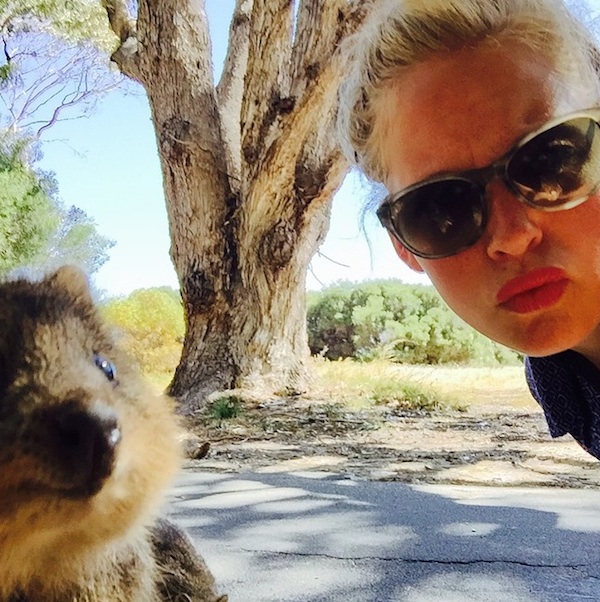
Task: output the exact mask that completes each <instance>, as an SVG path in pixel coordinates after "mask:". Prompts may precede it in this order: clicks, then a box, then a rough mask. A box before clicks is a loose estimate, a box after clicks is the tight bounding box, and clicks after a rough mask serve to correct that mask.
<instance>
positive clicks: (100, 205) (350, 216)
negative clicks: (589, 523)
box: [39, 0, 428, 296]
mask: <svg viewBox="0 0 600 602" xmlns="http://www.w3.org/2000/svg"><path fill="white" fill-rule="evenodd" d="M233 4H234V2H233V0H206V8H207V13H208V17H209V24H210V28H211V33H212V42H213V61H214V64H215V66H216V72H217V73H218V72H219V71H220V65H222V63H223V60H224V57H225V53H226V48H227V35H228V29H229V19H230V16H231V12H232V10H233ZM42 151H43V158H42V160H41V161H40V163H39V166H40V167H41V168H42V169H44V170H49V171H52V172H54V174H55V176H56V179H57V181H58V187H59V197H60V198H61V200H62V201H63V202H64V204H65V205H67V206H70V205H76V206H77V207H80V208H81V209H83V210H84V211H85V212H86V213H87V214H88V215H89V216H91V217H92V218H93V219H94V220H95V222H96V225H97V230H98V232H99V233H101V234H102V235H104V236H107V237H108V238H110V239H112V240H114V241H115V246H114V247H113V248H112V249H110V251H109V257H110V258H109V261H108V262H107V263H106V264H105V265H104V266H102V267H101V268H100V270H99V271H98V272H97V273H96V274H95V275H94V277H93V281H94V284H95V286H96V288H97V289H99V290H100V291H103V292H104V293H105V294H106V295H108V296H119V295H127V294H129V293H131V292H132V291H133V290H135V289H139V288H149V287H155V286H165V285H166V286H171V287H173V288H177V287H178V282H177V275H176V274H175V271H174V268H173V264H172V262H171V259H170V256H169V244H170V241H169V232H168V222H167V214H166V209H165V204H164V194H163V187H162V176H161V170H160V164H159V159H158V153H157V147H156V141H155V134H154V129H153V126H152V121H151V118H150V110H149V107H148V103H147V101H146V98H145V95H144V92H143V90H142V88H141V87H138V88H135V89H134V92H133V93H127V94H126V93H124V92H123V91H116V92H112V93H110V94H109V95H107V96H106V97H104V98H103V99H102V100H101V101H100V102H99V103H98V106H97V108H96V110H95V111H94V112H93V113H92V114H91V115H89V116H87V117H82V118H80V119H74V120H69V121H64V122H61V123H59V124H57V125H55V126H54V127H53V128H52V129H51V130H49V131H48V134H47V135H46V136H45V138H44V139H43V146H42ZM367 194H368V193H367V191H366V189H365V186H364V184H362V183H361V181H360V178H358V177H357V175H356V174H354V175H352V174H351V175H350V176H348V177H347V178H346V181H345V183H344V185H343V186H342V188H341V189H340V191H339V192H338V193H337V194H336V196H335V197H334V199H333V207H332V217H331V227H330V231H329V234H328V236H327V238H326V240H325V242H324V243H323V245H322V246H321V248H320V249H319V252H318V253H317V255H316V256H315V258H314V259H313V261H312V263H311V266H310V269H309V272H308V275H307V288H309V289H313V290H314V289H318V288H320V287H321V286H322V285H328V284H331V283H333V282H336V281H339V280H350V281H361V280H365V279H371V278H398V279H401V280H403V281H405V282H421V283H426V282H428V281H427V279H426V278H425V277H424V276H422V275H419V274H416V273H415V272H412V271H411V270H410V269H409V268H407V267H406V266H404V265H403V264H402V263H401V262H400V260H399V259H398V258H397V256H396V255H395V253H394V251H393V249H392V245H391V243H390V241H389V239H388V237H387V234H385V232H384V230H383V229H382V228H381V227H380V226H379V224H378V223H377V221H376V218H375V217H374V216H372V215H371V216H369V217H368V218H367V219H366V222H365V227H366V231H367V236H368V239H367V238H366V237H365V235H364V234H363V232H362V231H361V217H360V213H361V208H362V206H363V204H364V203H365V200H366V198H367Z"/></svg>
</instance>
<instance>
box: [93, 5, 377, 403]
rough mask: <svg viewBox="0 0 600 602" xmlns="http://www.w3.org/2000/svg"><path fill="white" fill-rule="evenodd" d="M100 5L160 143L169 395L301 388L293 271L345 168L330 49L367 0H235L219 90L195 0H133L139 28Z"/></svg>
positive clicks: (323, 224) (185, 399)
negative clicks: (170, 319)
mask: <svg viewBox="0 0 600 602" xmlns="http://www.w3.org/2000/svg"><path fill="white" fill-rule="evenodd" d="M103 1H104V4H105V6H106V8H107V15H108V17H109V20H110V24H111V26H112V27H113V30H114V31H115V33H116V34H117V35H118V36H119V39H120V40H121V43H122V44H121V48H120V49H119V50H118V51H117V52H116V53H115V54H114V55H113V60H114V61H115V62H117V64H118V65H119V66H120V68H121V69H122V71H123V72H124V73H126V74H128V75H129V76H131V77H133V78H135V79H136V80H138V81H139V82H140V83H141V84H142V85H143V86H144V87H145V89H146V91H147V94H148V97H149V99H150V104H151V107H152V116H153V121H154V125H155V129H156V136H157V140H158V148H159V153H160V158H161V165H162V172H163V178H164V187H165V195H166V203H167V210H168V216H169V225H170V234H171V242H172V244H171V255H172V259H173V262H174V264H175V269H176V271H177V274H178V276H179V281H180V285H181V292H182V298H183V304H184V310H185V317H186V327H187V330H186V337H185V341H184V348H183V354H182V358H181V362H180V364H179V367H178V369H177V371H176V373H175V376H174V379H173V382H172V383H171V387H170V392H171V393H172V394H173V395H175V396H176V397H178V398H179V399H180V400H181V403H182V405H183V408H182V409H183V411H184V412H186V413H189V412H193V411H194V410H195V409H196V408H198V407H199V406H200V405H201V404H202V402H203V400H204V399H205V397H206V396H207V395H208V394H210V393H211V392H214V391H216V390H223V389H232V388H248V387H250V388H255V387H258V388H260V389H262V390H266V391H269V392H274V391H279V392H287V393H291V392H298V391H301V390H303V389H304V387H305V385H306V382H307V379H308V376H309V375H308V372H307V368H306V359H307V357H308V346H307V341H306V325H305V319H306V311H305V304H304V296H305V290H304V289H305V276H306V271H307V268H308V264H309V262H310V260H311V258H312V256H313V255H314V253H315V252H316V250H317V248H318V246H319V244H320V243H321V242H322V241H323V239H324V237H325V234H326V232H327V229H328V227H329V211H330V204H331V197H332V195H333V193H334V192H335V190H336V189H337V188H338V187H339V185H340V184H341V181H342V179H343V177H344V174H345V172H346V168H347V166H346V164H345V162H344V160H343V159H342V157H341V154H340V152H339V150H338V149H337V147H336V145H335V136H334V134H333V120H334V115H335V105H336V91H337V86H338V81H339V77H340V75H341V71H340V70H341V65H340V64H339V62H338V60H337V55H336V50H337V48H338V46H339V43H340V41H341V40H342V39H343V38H344V37H345V36H346V35H347V34H348V33H349V32H351V31H353V30H354V29H355V28H356V27H358V26H360V24H361V22H362V20H363V19H364V16H365V14H366V12H367V11H368V10H369V7H370V5H371V4H372V2H375V1H377V0H370V1H369V0H368V1H365V0H355V1H354V2H352V1H348V0H301V2H300V5H299V7H298V11H297V14H295V12H294V5H293V2H292V0H237V5H236V8H235V12H234V15H233V19H232V25H231V29H230V40H229V49H228V54H227V58H226V61H225V66H224V70H223V74H222V77H221V80H220V82H219V84H218V86H216V87H215V86H214V85H213V73H212V67H211V55H210V39H209V33H208V24H207V20H206V14H205V10H204V1H203V0H140V1H139V10H138V16H137V23H134V22H132V21H131V19H130V18H129V16H128V15H127V13H126V9H125V3H124V0H103ZM294 19H296V21H294ZM294 28H296V29H294ZM294 31H296V32H297V33H296V34H295V37H294Z"/></svg>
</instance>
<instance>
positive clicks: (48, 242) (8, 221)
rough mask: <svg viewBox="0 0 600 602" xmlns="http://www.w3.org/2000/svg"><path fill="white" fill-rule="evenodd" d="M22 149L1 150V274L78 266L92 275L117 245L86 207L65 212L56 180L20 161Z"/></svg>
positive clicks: (72, 208)
mask: <svg viewBox="0 0 600 602" xmlns="http://www.w3.org/2000/svg"><path fill="white" fill-rule="evenodd" d="M21 154H22V153H21V152H20V145H17V147H16V148H15V149H14V150H13V151H12V152H10V151H7V150H4V151H1V150H0V274H6V273H7V272H9V271H11V270H14V269H16V268H21V267H23V266H26V267H27V271H28V272H32V271H34V272H36V271H40V270H42V271H46V270H48V269H51V268H53V267H57V266H58V265H60V264H63V263H66V262H68V263H75V264H77V265H80V266H81V267H82V268H84V269H85V270H86V271H87V272H88V273H93V272H95V271H96V270H98V269H99V268H100V267H101V266H102V265H103V264H104V262H105V261H107V259H108V255H107V251H108V249H109V248H110V247H111V246H112V245H113V244H114V242H113V241H111V240H109V239H108V238H106V237H104V236H101V235H100V234H98V232H97V231H96V226H95V224H94V222H93V221H92V220H91V219H90V217H89V216H88V215H87V214H86V213H85V212H84V211H82V210H81V209H77V208H76V207H71V208H70V209H65V208H64V207H63V206H62V205H61V204H60V202H59V201H58V199H57V198H56V196H55V194H56V186H55V183H54V181H53V179H52V178H51V177H50V176H48V175H44V174H39V173H36V172H35V171H34V170H33V169H32V168H31V167H29V166H28V165H27V164H25V163H24V162H23V160H22V159H21V158H20V156H21Z"/></svg>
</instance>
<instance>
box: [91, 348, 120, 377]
mask: <svg viewBox="0 0 600 602" xmlns="http://www.w3.org/2000/svg"><path fill="white" fill-rule="evenodd" d="M94 364H96V366H98V368H100V370H102V372H104V374H105V375H106V378H108V380H110V381H113V380H116V379H117V369H116V368H115V365H114V364H113V363H112V362H111V361H109V360H107V359H106V358H104V357H102V356H101V355H99V354H98V353H94Z"/></svg>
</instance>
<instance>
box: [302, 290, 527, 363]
mask: <svg viewBox="0 0 600 602" xmlns="http://www.w3.org/2000/svg"><path fill="white" fill-rule="evenodd" d="M307 324H308V340H309V346H310V350H311V352H312V353H313V355H317V354H319V355H322V356H324V357H326V358H328V359H332V360H337V359H340V358H349V357H352V358H355V359H362V360H372V359H375V358H379V359H388V360H391V361H394V362H402V363H414V364H419V363H421V364H447V363H456V364H465V363H475V364H479V365H494V364H498V363H500V364H510V363H517V362H518V361H519V356H518V354H516V353H515V352H513V351H510V350H508V349H506V348H505V347H503V346H501V345H498V344H496V343H493V342H492V341H490V340H489V339H487V338H486V337H484V336H483V335H481V334H479V333H478V332H477V331H475V330H474V329H473V328H471V327H470V326H468V325H467V324H466V323H465V322H463V321H462V320H461V319H460V318H458V317H457V316H456V315H455V314H454V313H453V312H452V311H451V310H450V309H449V308H448V307H447V306H446V304H445V303H444V301H443V300H442V298H441V297H440V296H439V294H438V293H437V292H436V291H435V289H434V288H433V287H432V286H422V285H409V284H403V283H401V282H399V281H394V280H384V281H371V282H363V283H359V284H351V283H341V284H337V285H335V286H332V287H329V288H326V289H324V290H322V291H320V292H317V293H314V292H313V293H311V294H310V295H309V297H308V317H307Z"/></svg>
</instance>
